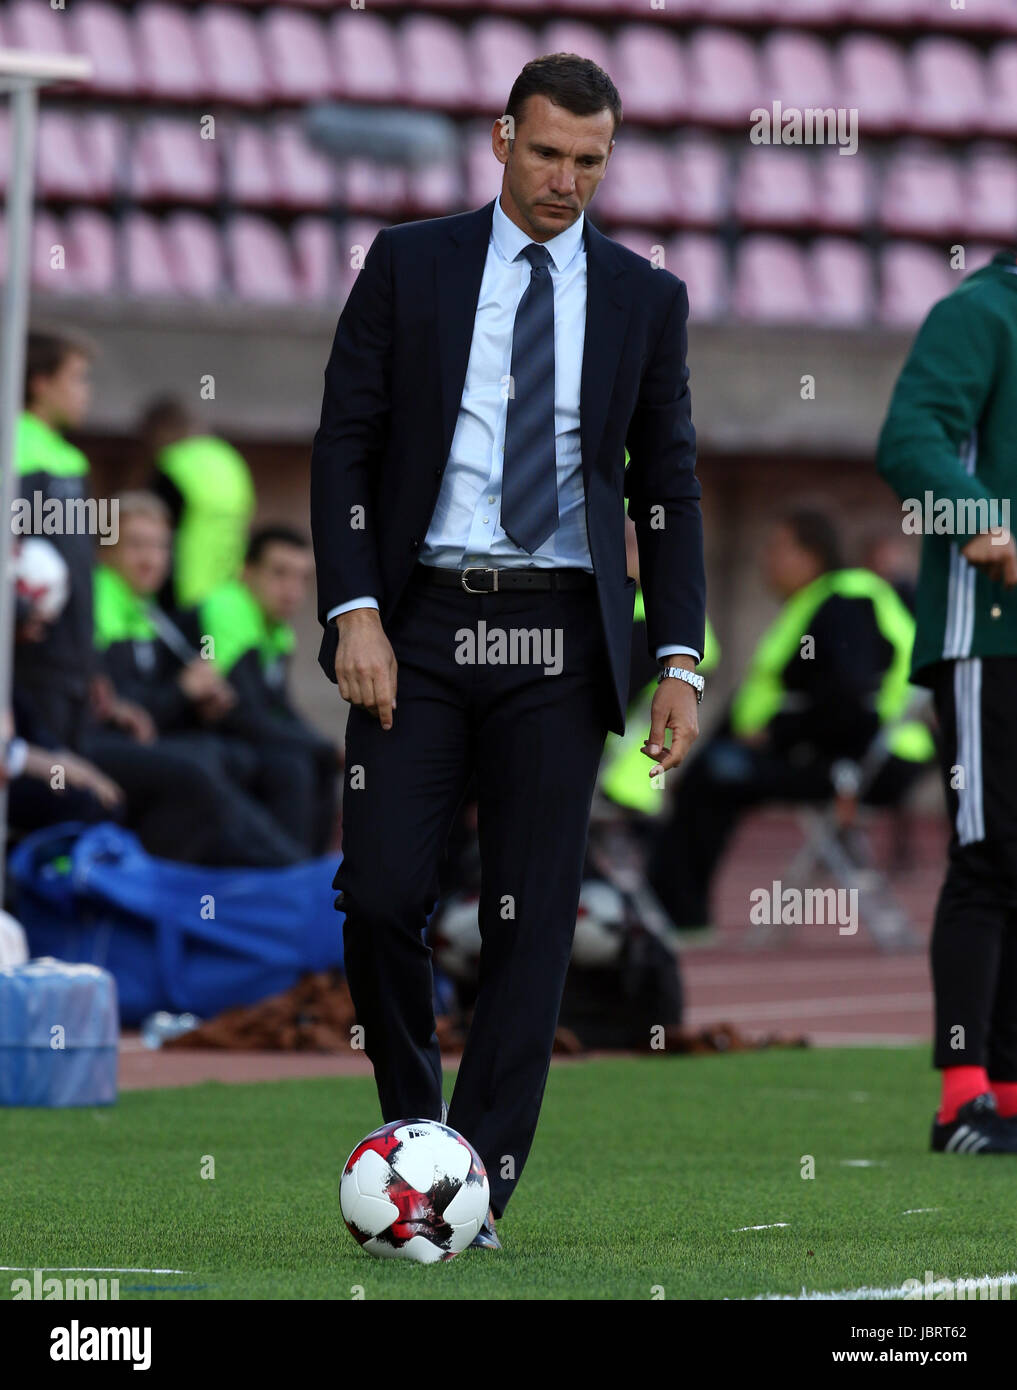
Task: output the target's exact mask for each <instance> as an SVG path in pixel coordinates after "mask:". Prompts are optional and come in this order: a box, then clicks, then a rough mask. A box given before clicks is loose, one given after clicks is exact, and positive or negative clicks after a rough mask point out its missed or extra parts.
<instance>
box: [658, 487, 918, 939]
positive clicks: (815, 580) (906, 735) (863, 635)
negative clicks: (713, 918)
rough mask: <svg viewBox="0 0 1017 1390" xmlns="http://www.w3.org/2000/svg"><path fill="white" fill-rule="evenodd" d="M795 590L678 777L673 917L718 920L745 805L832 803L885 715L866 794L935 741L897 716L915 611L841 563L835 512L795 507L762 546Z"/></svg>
mask: <svg viewBox="0 0 1017 1390" xmlns="http://www.w3.org/2000/svg"><path fill="white" fill-rule="evenodd" d="M763 568H764V574H765V578H766V580H767V583H768V585H769V587H770V589H771V590H772V591H773V592H774V593H776V595H777V596H778V597H779V598H781V599H782V600H783V601H784V606H783V608H782V610H781V612H780V613H779V615H778V616H777V618H776V620H775V621H774V623H773V624H772V625H771V627H770V628H769V629H768V630H767V631H766V632H765V633H764V634H763V636H762V638H761V639H760V641H759V644H758V645H757V647H756V650H755V653H754V655H753V657H752V660H751V662H750V664H749V669H748V672H747V674H746V677H745V679H744V681H743V682H742V685H741V687H740V688H739V689H738V691H737V692H736V693H735V696H734V699H733V701H732V703H731V706H730V709H729V710H728V713H727V715H726V717H725V718H724V719H723V721H722V723H721V725H720V727H719V729H718V730H717V731H716V732H715V733H714V734H713V736H712V737H711V738H710V739H709V740H708V741H707V742H706V744H705V745H704V746H703V747H702V748H701V749H700V751H699V752H698V753H696V754H695V755H694V756H693V758H692V760H691V761H690V763H689V766H688V770H687V771H686V772H685V773H684V774H683V775H682V777H681V779H680V780H679V782H678V783H677V787H676V791H675V794H674V797H673V800H672V802H671V806H670V811H669V814H668V815H667V816H666V818H665V823H664V824H663V825H662V826H661V828H660V832H659V834H658V835H657V837H656V839H655V842H654V845H653V849H652V852H651V855H650V859H649V863H648V865H647V877H648V879H649V881H650V884H651V886H652V887H653V889H654V891H655V893H656V894H657V896H658V898H659V899H660V901H661V903H662V904H663V906H664V907H665V909H666V910H667V912H668V913H669V915H670V916H671V918H672V920H673V921H674V923H675V925H676V926H678V927H680V928H682V929H686V930H688V929H692V930H695V929H699V928H703V927H706V926H708V925H709V923H710V906H709V891H710V884H711V880H712V878H713V874H714V870H715V869H716V866H717V864H718V862H719V860H720V858H721V855H722V854H723V852H724V849H725V847H726V845H727V843H728V841H729V839H730V837H731V834H732V832H733V831H734V828H735V826H736V825H737V823H738V820H739V818H740V817H741V816H742V814H743V813H744V812H745V811H746V810H748V809H749V808H750V807H753V806H759V805H761V804H763V803H766V802H773V801H790V802H813V801H814V802H824V801H829V800H830V799H831V798H832V797H833V796H834V795H835V786H834V780H833V779H834V775H835V772H836V770H837V769H836V765H837V764H838V763H844V762H857V761H858V760H859V759H861V758H862V757H863V755H864V754H865V752H866V750H867V749H868V748H869V746H870V744H871V743H872V742H873V739H874V738H875V736H876V734H877V733H878V732H879V730H880V728H881V726H883V725H889V726H892V727H891V728H890V729H889V730H888V739H889V743H888V746H889V751H890V756H889V757H888V758H887V760H886V761H885V762H884V763H883V765H882V766H881V768H880V770H879V772H878V774H877V775H876V777H875V779H874V781H873V783H872V785H871V786H870V787H869V788H868V789H867V790H866V793H865V797H864V799H865V800H866V802H868V803H869V804H871V805H886V804H893V803H895V802H897V801H898V800H899V799H900V798H901V796H902V795H903V793H904V790H905V789H906V788H907V787H908V786H910V785H911V783H912V782H913V781H914V779H915V777H916V776H917V775H918V773H919V772H920V770H921V768H922V766H923V764H924V763H926V762H927V761H928V760H929V759H930V758H931V757H932V756H933V754H934V751H935V750H934V745H933V741H932V736H931V734H930V732H929V730H928V728H926V726H925V725H924V724H921V723H918V722H909V723H897V722H896V721H899V720H900V719H901V716H902V715H903V714H904V712H905V710H906V709H907V706H908V704H909V703H910V700H911V697H912V694H913V691H912V688H911V686H910V685H909V684H908V680H907V673H908V670H909V664H910V657H911V646H912V643H913V641H914V620H913V619H912V617H911V615H910V613H909V612H908V610H907V608H906V607H905V606H904V604H903V602H902V601H901V599H900V598H899V596H898V595H897V594H896V593H895V591H894V590H893V588H892V587H891V586H890V585H889V584H888V583H887V582H886V581H885V580H883V579H880V578H879V577H878V576H877V575H874V574H872V573H871V572H870V571H869V570H863V569H845V568H843V564H842V560H841V552H840V544H839V540H838V537H837V533H836V530H835V528H834V526H833V524H832V522H831V521H830V520H829V519H828V518H827V517H826V516H824V515H823V514H822V513H821V512H817V511H813V510H810V509H807V508H797V509H793V510H790V511H788V512H787V513H786V514H784V515H783V516H782V517H781V518H780V519H779V520H778V522H777V524H776V525H775V526H774V528H773V530H772V533H771V536H770V540H769V544H768V546H767V549H766V552H765V555H764V563H763Z"/></svg>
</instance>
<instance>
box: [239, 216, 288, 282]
mask: <svg viewBox="0 0 1017 1390" xmlns="http://www.w3.org/2000/svg"><path fill="white" fill-rule="evenodd" d="M226 250H227V257H228V260H229V265H230V270H231V275H230V279H231V282H232V285H233V290H234V293H235V294H236V296H237V298H238V299H246V300H253V301H258V302H259V303H268V304H279V303H284V302H288V301H290V300H292V299H293V298H294V296H295V294H296V283H295V279H294V269H293V258H292V254H291V251H290V245H289V242H288V240H287V238H286V236H285V235H284V234H283V233H282V232H281V231H280V230H279V228H278V227H277V226H276V225H275V224H274V223H273V222H270V221H269V220H268V218H265V217H256V216H254V215H253V214H252V213H244V212H242V213H238V214H237V215H236V217H234V218H232V219H231V220H230V221H229V223H228V224H227V227H226Z"/></svg>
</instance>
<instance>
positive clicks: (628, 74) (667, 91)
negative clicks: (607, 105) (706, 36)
mask: <svg viewBox="0 0 1017 1390" xmlns="http://www.w3.org/2000/svg"><path fill="white" fill-rule="evenodd" d="M610 71H611V72H612V74H613V76H614V80H615V84H616V86H617V88H618V91H619V93H620V95H621V99H622V107H623V110H624V112H625V115H626V117H627V118H628V119H631V120H633V121H647V122H651V123H654V124H659V123H660V122H662V121H668V122H670V121H675V120H677V119H678V118H679V117H681V116H683V115H684V114H685V111H686V110H687V107H688V99H687V96H686V78H685V68H684V64H683V62H682V50H681V45H680V44H679V42H678V40H677V39H676V38H675V37H674V36H673V35H671V34H669V33H668V32H667V30H666V29H660V28H658V27H657V26H655V25H651V24H626V25H625V26H624V27H623V28H622V29H621V31H620V32H619V34H618V38H617V39H616V41H615V46H614V58H613V62H612V65H611V68H610Z"/></svg>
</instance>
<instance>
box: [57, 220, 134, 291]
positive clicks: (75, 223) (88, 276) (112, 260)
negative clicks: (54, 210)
mask: <svg viewBox="0 0 1017 1390" xmlns="http://www.w3.org/2000/svg"><path fill="white" fill-rule="evenodd" d="M64 235H65V236H66V238H67V266H68V271H69V274H70V283H71V286H72V288H73V290H74V293H75V294H95V295H108V294H115V293H118V292H119V290H120V288H121V287H120V285H119V284H118V278H119V277H118V274H117V272H118V262H117V245H116V234H115V232H114V229H113V223H112V222H111V221H110V219H109V217H108V216H107V215H106V214H105V213H104V212H99V211H98V210H97V209H96V208H74V209H73V210H72V211H71V212H69V213H68V214H67V217H66V219H65V221H64Z"/></svg>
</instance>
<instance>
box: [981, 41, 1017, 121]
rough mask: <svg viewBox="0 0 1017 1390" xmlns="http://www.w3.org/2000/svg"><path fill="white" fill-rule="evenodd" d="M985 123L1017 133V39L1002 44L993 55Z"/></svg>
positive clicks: (990, 58) (989, 69)
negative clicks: (1016, 40)
mask: <svg viewBox="0 0 1017 1390" xmlns="http://www.w3.org/2000/svg"><path fill="white" fill-rule="evenodd" d="M987 75H988V81H987V97H986V103H985V126H986V129H987V130H990V131H992V132H993V133H994V134H998V135H1017V42H1010V43H998V44H997V45H996V47H995V48H994V49H993V50H992V52H991V53H990V55H989V60H988V74H987Z"/></svg>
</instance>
